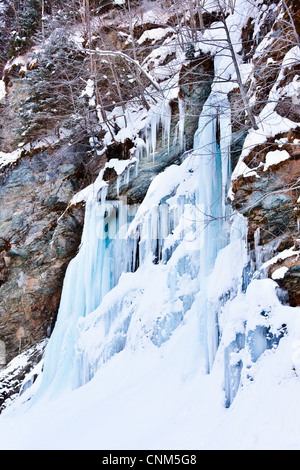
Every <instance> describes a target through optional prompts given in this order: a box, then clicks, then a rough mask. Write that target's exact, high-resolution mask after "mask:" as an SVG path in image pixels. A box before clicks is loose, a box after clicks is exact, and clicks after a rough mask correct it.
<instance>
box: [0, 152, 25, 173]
mask: <svg viewBox="0 0 300 470" xmlns="http://www.w3.org/2000/svg"><path fill="white" fill-rule="evenodd" d="M21 151H22V150H21V149H16V150H14V151H13V152H7V153H6V152H0V168H3V167H5V166H6V165H9V164H10V163H15V162H16V161H17V160H18V159H19V158H20V156H21Z"/></svg>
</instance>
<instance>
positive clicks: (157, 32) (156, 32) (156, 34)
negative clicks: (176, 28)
mask: <svg viewBox="0 0 300 470" xmlns="http://www.w3.org/2000/svg"><path fill="white" fill-rule="evenodd" d="M169 33H173V28H155V29H149V30H147V31H144V32H143V34H142V35H141V37H140V38H139V39H138V40H137V43H138V44H140V45H141V44H143V43H144V42H145V41H158V40H160V39H163V38H164V37H165V36H166V35H167V34H169Z"/></svg>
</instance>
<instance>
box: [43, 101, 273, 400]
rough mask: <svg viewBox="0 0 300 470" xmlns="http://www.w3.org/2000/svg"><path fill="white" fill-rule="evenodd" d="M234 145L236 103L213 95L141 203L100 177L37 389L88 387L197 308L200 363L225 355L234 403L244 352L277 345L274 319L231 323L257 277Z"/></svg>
mask: <svg viewBox="0 0 300 470" xmlns="http://www.w3.org/2000/svg"><path fill="white" fill-rule="evenodd" d="M149 138H151V139H152V142H153V135H150V137H149ZM230 143H231V122H230V106H229V103H228V101H227V99H224V97H223V96H222V97H221V98H220V95H219V94H217V93H216V94H211V96H210V97H209V98H208V100H207V101H206V103H205V105H204V107H203V110H202V113H201V116H200V118H199V126H198V130H197V132H196V134H195V137H194V149H193V151H192V152H189V153H186V154H185V155H186V157H185V159H183V161H182V163H181V164H180V165H171V166H169V167H168V168H167V169H166V170H165V171H164V172H162V173H160V174H159V175H157V176H156V177H155V178H154V180H153V181H152V183H151V185H150V187H149V189H148V192H147V194H146V197H145V199H144V201H143V203H142V204H141V205H139V206H130V205H128V204H127V203H126V201H125V200H120V201H108V200H107V198H106V189H107V188H106V186H105V185H101V184H100V186H99V188H101V189H99V188H98V189H99V190H98V189H97V190H96V191H94V192H92V193H91V194H90V195H89V197H88V198H87V202H86V214H85V223H84V230H83V235H82V243H81V247H80V250H79V252H78V254H77V256H76V257H75V258H74V259H73V260H72V261H71V263H70V265H69V267H68V269H67V273H66V276H65V280H64V286H63V292H62V299H61V304H60V308H59V313H58V318H57V322H56V325H55V328H54V331H53V334H52V336H51V338H50V340H49V344H48V346H47V349H46V355H45V363H44V371H43V375H42V381H41V386H40V388H39V390H38V392H37V396H40V394H42V393H43V392H45V391H48V393H50V394H52V395H54V396H56V395H57V394H59V393H60V392H61V391H63V390H65V389H66V388H68V389H74V388H78V387H80V386H82V385H83V384H85V383H87V382H88V381H90V380H91V379H92V377H93V376H94V375H95V373H96V372H97V370H99V368H101V365H102V364H104V363H107V362H108V361H109V360H110V359H111V358H112V357H113V356H114V355H116V354H118V353H120V352H121V351H123V350H124V349H126V348H130V349H131V350H132V351H134V353H135V354H138V350H139V349H143V348H146V347H155V348H160V347H161V346H162V344H164V343H166V342H167V341H168V340H169V339H170V337H171V336H172V335H173V333H174V331H175V330H176V329H177V328H178V327H179V325H180V324H181V323H182V322H183V321H184V320H185V318H187V317H188V315H189V314H190V312H194V313H195V312H196V316H197V324H198V342H199V343H198V345H197V347H198V349H199V348H200V350H201V351H202V353H201V358H199V363H198V364H197V367H198V368H199V369H201V370H202V371H203V373H204V374H207V373H210V372H211V370H212V368H213V365H214V361H215V358H216V355H217V354H218V352H219V353H220V354H222V357H223V359H222V361H223V363H224V384H225V385H224V389H225V396H224V404H225V405H227V406H229V405H230V404H231V403H232V400H233V399H234V397H235V395H236V392H237V390H238V387H239V383H240V381H241V377H242V369H243V359H242V356H241V354H242V353H241V351H244V350H245V348H248V349H249V351H250V353H249V354H250V356H249V357H250V361H252V362H253V360H257V358H258V357H259V355H260V354H261V353H262V352H263V351H264V349H266V348H268V347H270V344H271V343H270V342H269V343H268V340H266V335H265V333H266V331H269V330H268V328H265V329H264V328H259V327H258V328H254V329H252V330H250V328H248V330H247V326H246V324H247V322H246V321H244V323H242V324H241V327H239V328H238V329H237V330H236V329H234V328H233V329H232V330H231V331H230V332H229V333H228V332H227V330H226V325H225V323H224V318H225V317H226V315H229V314H228V311H230V309H231V308H233V307H234V301H235V299H237V298H239V296H243V295H245V291H246V288H247V285H248V284H249V282H250V278H247V281H246V277H245V273H246V271H247V270H246V265H247V263H248V255H247V235H246V234H247V226H246V222H245V219H244V218H243V217H242V216H240V215H239V214H231V208H230V205H229V204H228V203H227V193H228V189H229V185H230V178H231V163H230V162H231V159H230ZM145 158H147V156H146V157H145ZM232 306H233V307H232ZM246 330H247V331H248V332H247V331H246ZM275 337H276V336H274V338H275ZM251 355H252V356H251ZM254 356H255V357H254ZM232 358H235V359H232ZM244 360H245V359H244ZM246 362H247V360H246Z"/></svg>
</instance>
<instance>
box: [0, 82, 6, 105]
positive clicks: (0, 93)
mask: <svg viewBox="0 0 300 470" xmlns="http://www.w3.org/2000/svg"><path fill="white" fill-rule="evenodd" d="M5 95H6V89H5V83H4V81H3V80H0V101H2V100H3V99H4V98H5Z"/></svg>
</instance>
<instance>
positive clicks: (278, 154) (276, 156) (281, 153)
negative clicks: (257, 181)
mask: <svg viewBox="0 0 300 470" xmlns="http://www.w3.org/2000/svg"><path fill="white" fill-rule="evenodd" d="M289 158H290V154H289V153H288V152H287V151H286V150H274V151H273V152H268V153H267V155H266V163H265V165H264V171H267V169H268V168H269V167H270V166H273V165H278V163H281V162H284V161H285V160H288V159H289Z"/></svg>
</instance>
